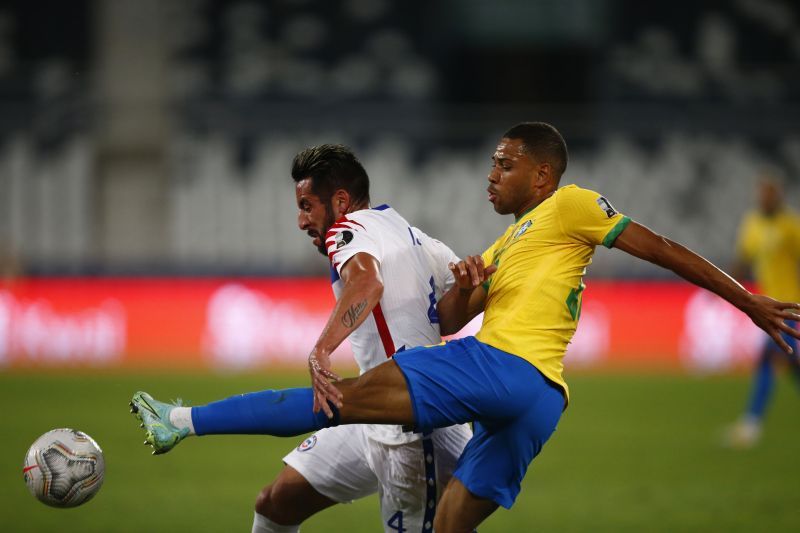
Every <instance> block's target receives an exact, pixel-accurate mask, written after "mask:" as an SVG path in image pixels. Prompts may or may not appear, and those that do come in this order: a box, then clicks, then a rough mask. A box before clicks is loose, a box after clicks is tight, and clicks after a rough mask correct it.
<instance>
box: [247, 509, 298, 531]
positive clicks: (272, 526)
mask: <svg viewBox="0 0 800 533" xmlns="http://www.w3.org/2000/svg"><path fill="white" fill-rule="evenodd" d="M298 531H300V526H299V525H298V526H282V525H280V524H276V523H275V522H273V521H272V520H270V519H269V518H267V517H266V516H264V515H262V514H258V513H255V517H254V518H253V531H252V533H297V532H298Z"/></svg>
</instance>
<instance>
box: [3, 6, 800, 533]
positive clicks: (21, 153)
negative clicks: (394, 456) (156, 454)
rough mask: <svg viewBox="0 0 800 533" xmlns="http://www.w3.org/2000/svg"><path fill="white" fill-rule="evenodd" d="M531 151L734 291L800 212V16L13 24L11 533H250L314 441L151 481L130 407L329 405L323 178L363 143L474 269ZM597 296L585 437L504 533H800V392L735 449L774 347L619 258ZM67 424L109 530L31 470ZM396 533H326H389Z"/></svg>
mask: <svg viewBox="0 0 800 533" xmlns="http://www.w3.org/2000/svg"><path fill="white" fill-rule="evenodd" d="M523 120H545V121H549V122H552V123H553V124H555V125H556V126H557V127H558V128H559V129H560V130H561V132H562V133H563V134H564V136H565V137H566V139H567V142H568V144H569V146H570V150H571V161H570V165H569V168H568V169H567V173H566V177H565V180H564V181H565V182H567V183H570V182H575V183H578V184H580V185H582V186H585V187H588V188H592V189H596V190H598V191H601V192H602V193H603V194H604V195H606V196H607V197H608V198H609V199H610V200H611V202H612V203H613V204H614V205H615V206H616V207H617V208H618V209H619V210H621V211H622V212H624V213H626V214H628V215H630V216H632V217H633V218H635V219H636V220H638V221H640V222H642V223H644V224H646V225H648V226H651V227H652V228H654V229H655V230H657V231H660V232H663V233H666V234H668V235H670V236H671V237H673V238H675V239H676V240H678V241H681V242H683V243H685V244H687V245H688V246H689V247H690V248H692V249H694V250H695V251H697V252H699V253H700V254H701V255H704V256H706V257H708V258H709V259H711V260H712V261H714V262H716V263H717V264H719V265H721V266H723V267H728V266H730V265H731V264H732V263H733V259H734V257H733V244H734V241H735V236H736V230H737V226H738V221H739V219H740V217H741V216H742V214H743V213H744V212H745V211H746V210H747V209H748V208H750V207H751V206H752V204H753V190H754V187H755V183H756V179H757V178H758V177H759V175H761V174H763V173H764V172H770V173H775V174H779V175H782V176H784V177H785V178H786V180H787V193H788V200H789V204H790V205H792V206H795V207H796V206H797V205H798V200H800V8H798V4H797V3H796V2H794V1H791V0H727V1H724V0H708V1H705V2H689V1H683V0H681V1H671V2H666V1H661V0H659V1H653V2H637V1H634V0H535V1H534V0H531V1H524V0H494V1H491V2H489V1H482V0H436V1H427V2H426V1H421V0H407V1H405V2H402V3H398V2H391V1H389V0H329V1H327V2H312V1H310V0H271V1H268V2H257V1H223V0H165V1H161V2H159V1H157V0H138V1H134V0H113V1H112V0H107V1H104V0H95V1H88V0H73V1H71V2H56V1H52V2H48V1H21V0H2V1H0V270H1V271H2V282H1V283H2V285H0V382H2V388H0V399H2V400H3V404H4V405H6V406H7V409H6V412H7V413H8V414H7V415H5V416H4V417H3V422H4V427H5V431H4V432H3V433H4V435H5V436H4V438H3V440H2V441H0V450H2V452H3V453H2V454H1V455H2V457H3V459H2V472H3V478H4V479H8V480H10V481H8V482H7V483H4V484H3V485H2V487H0V523H2V524H4V526H5V525H8V528H6V527H4V529H7V530H8V531H39V530H44V529H47V528H53V527H56V526H58V527H59V528H61V529H62V530H64V531H79V530H80V531H134V530H136V531H138V530H141V529H142V527H144V526H143V524H145V517H143V516H142V515H137V514H136V513H137V511H140V510H141V509H142V508H146V509H149V511H148V518H147V520H150V519H152V520H153V521H154V523H155V525H154V524H153V523H152V522H149V521H148V522H147V526H148V527H150V528H153V529H154V530H157V531H161V530H188V529H192V530H207V531H228V530H249V524H250V514H249V513H250V510H251V507H252V500H253V498H254V496H255V494H256V492H257V490H258V489H259V488H260V486H261V485H262V484H263V483H265V482H267V481H268V480H269V479H271V476H272V475H273V474H274V473H275V472H276V471H277V469H278V468H279V466H280V461H279V459H280V457H281V454H282V453H283V452H284V451H285V450H286V449H287V448H288V447H289V446H291V445H292V441H287V440H278V439H259V438H240V439H234V438H231V439H224V438H220V439H217V440H213V439H212V440H209V441H201V442H197V443H194V442H193V443H191V445H189V446H187V448H188V449H187V450H186V453H184V450H181V451H180V452H178V453H176V454H170V455H169V456H167V457H166V458H158V459H152V458H150V457H147V454H146V451H145V450H144V447H142V448H141V449H139V447H138V446H137V447H136V448H134V447H133V444H135V443H136V442H137V440H138V439H139V435H138V434H137V432H136V426H135V424H134V423H133V420H132V419H131V420H128V419H127V418H126V413H125V405H126V402H127V399H128V397H129V396H130V394H131V393H132V392H133V391H134V390H136V389H138V388H147V387H150V388H152V389H153V392H154V393H158V394H160V395H162V396H170V395H172V396H177V395H182V396H185V397H186V398H187V399H189V400H191V401H193V402H200V401H207V400H210V399H213V398H215V397H218V396H220V395H221V394H227V393H234V392H242V391H243V390H247V389H258V388H264V387H266V386H279V385H280V386H282V385H288V384H298V385H299V384H304V383H305V376H304V375H303V373H302V365H303V363H304V360H305V356H306V354H307V352H308V349H309V348H310V346H311V345H312V344H313V341H314V339H315V336H316V334H317V333H318V332H319V331H320V329H321V327H322V324H324V321H325V319H326V316H327V312H328V310H329V308H330V304H331V302H332V296H331V295H330V289H329V288H328V282H327V280H326V276H327V265H326V263H325V261H324V260H323V259H322V258H321V257H319V255H318V253H317V252H316V250H315V249H314V248H313V247H312V246H311V245H310V243H309V242H308V239H307V238H306V236H305V235H304V234H303V233H301V232H299V231H298V230H297V229H296V226H295V221H296V207H295V205H294V194H293V183H292V182H291V180H290V178H289V166H290V163H291V158H292V156H293V155H294V153H296V152H297V151H298V150H300V149H302V148H303V147H305V146H308V145H311V144H318V143H322V142H342V143H345V144H349V145H350V146H352V147H353V148H354V149H355V150H356V153H357V154H359V155H360V158H361V159H362V161H363V162H364V164H365V166H366V168H367V170H368V172H369V173H370V176H371V178H372V182H373V191H372V197H373V203H375V204H379V203H384V202H387V203H390V204H391V205H392V206H393V207H395V208H397V209H398V210H399V211H400V212H401V213H403V214H404V215H405V216H406V217H407V218H408V219H409V220H410V221H412V223H414V224H416V225H417V226H419V227H420V228H422V229H423V230H424V231H426V232H427V233H429V234H431V235H434V236H437V237H438V238H440V239H441V240H443V241H445V242H447V243H448V244H450V245H451V247H452V248H453V249H454V250H455V251H456V252H457V253H459V254H462V255H464V254H468V253H475V252H478V251H481V250H483V249H484V248H485V246H487V245H488V244H489V243H491V242H492V241H493V240H494V239H495V238H496V236H497V235H498V234H499V233H500V232H501V231H502V230H503V229H504V227H505V225H506V224H508V223H509V222H510V220H508V219H503V218H501V217H498V216H497V215H496V214H495V213H494V212H493V210H492V209H490V207H489V206H488V204H487V202H486V200H485V175H486V173H487V171H488V166H489V158H490V155H491V153H492V151H493V148H494V145H495V143H496V141H497V139H498V138H499V136H500V135H501V134H502V132H503V131H505V129H507V128H508V127H510V126H511V125H513V124H514V123H516V122H520V121H523ZM587 285H588V289H587V290H586V292H585V293H584V302H583V314H582V319H581V325H580V327H579V329H578V334H577V335H576V339H575V342H574V343H573V345H572V346H571V348H570V351H569V353H568V356H567V360H566V364H567V368H568V377H569V376H574V382H575V383H576V386H575V387H574V391H575V392H574V395H575V401H574V402H573V406H572V408H571V409H570V410H569V412H568V414H567V415H566V416H565V419H564V422H563V424H562V426H561V428H560V431H559V435H558V436H557V437H556V438H555V442H556V444H554V445H551V446H550V447H549V449H548V450H547V451H546V452H545V453H544V454H543V456H542V458H541V460H540V461H539V462H537V463H536V464H537V466H536V467H535V468H534V469H533V471H532V473H531V474H530V475H529V476H528V478H527V479H526V485H525V490H524V491H523V495H522V497H521V500H520V502H519V503H518V504H517V506H516V507H515V508H514V509H513V510H512V511H511V512H508V513H499V514H498V515H497V516H496V517H493V518H492V520H491V521H490V522H488V523H487V525H486V527H485V528H483V529H482V530H486V531H508V530H511V529H516V530H528V529H530V528H531V527H532V524H540V525H541V528H540V529H541V530H542V531H552V530H559V531H585V530H587V529H590V528H591V529H593V530H604V531H605V530H608V531H642V530H648V531H711V530H727V531H757V530H767V529H769V530H772V531H796V530H797V529H798V528H800V515H798V512H797V509H798V504H800V500H799V499H798V497H797V495H796V490H794V488H796V483H797V479H799V477H798V476H799V475H800V459H798V456H797V454H796V449H797V446H796V443H797V442H798V437H800V430H798V428H797V424H796V421H797V414H796V408H797V397H796V394H794V393H795V391H794V390H791V389H788V388H787V387H781V388H780V391H779V395H778V398H777V401H776V406H775V409H774V413H773V414H772V416H771V418H770V422H769V426H768V428H767V434H766V437H765V441H764V443H763V445H762V447H761V448H759V449H758V450H755V451H752V452H750V453H747V454H736V453H733V452H730V451H724V450H721V449H719V448H718V446H717V445H718V434H717V433H718V431H719V430H720V429H721V427H722V426H723V425H724V424H725V423H727V422H729V421H731V420H732V419H733V418H735V416H736V415H737V414H738V412H739V410H740V408H741V407H742V405H743V403H744V399H745V394H746V389H747V377H746V376H745V375H744V373H743V372H742V369H745V368H747V367H748V365H749V363H750V361H752V359H753V357H754V355H755V353H756V352H757V350H758V346H759V343H760V342H761V341H762V337H761V335H760V333H759V332H758V331H757V330H755V329H754V327H753V326H751V325H750V324H749V322H748V321H747V319H746V318H744V317H743V316H742V315H741V314H740V313H738V312H737V311H735V310H733V309H732V308H731V307H730V306H728V305H727V304H725V303H724V302H721V301H719V300H718V299H716V298H714V297H712V296H710V295H708V294H706V293H704V292H702V291H698V290H695V289H693V288H692V287H690V286H688V285H686V284H684V283H681V282H677V281H676V280H675V279H674V277H673V276H671V275H670V274H669V273H665V272H663V271H660V270H658V269H656V268H654V267H652V266H651V265H648V264H645V263H643V262H640V261H635V260H633V259H631V258H629V257H627V256H625V255H624V254H621V253H618V252H613V251H612V252H608V251H605V250H599V251H598V254H597V256H596V259H595V263H594V265H593V266H592V268H591V270H590V271H589V273H588V276H587ZM474 327H475V326H474V325H473V329H474ZM341 351H342V353H341V354H340V357H339V359H338V361H337V364H339V365H342V366H347V363H346V361H347V358H348V353H347V352H348V349H347V347H344V348H343V349H342V350H341ZM349 368H350V369H351V370H352V367H349ZM570 371H571V372H570ZM787 389H788V390H787ZM687 415H689V416H687ZM67 425H74V426H77V427H79V429H82V430H84V431H87V432H88V433H90V434H91V435H93V436H94V437H95V438H96V439H97V440H98V441H99V442H100V444H101V445H104V446H105V448H106V453H107V465H108V469H109V474H108V481H107V483H106V487H104V489H103V491H102V492H101V494H100V495H99V496H98V498H97V500H96V501H93V502H91V503H90V504H88V505H87V506H86V507H85V508H80V509H78V510H73V511H68V512H59V511H53V510H50V509H45V508H42V507H41V506H40V505H39V504H38V503H37V502H35V501H34V500H33V499H32V498H30V497H29V496H28V495H27V494H26V493H25V488H24V485H23V483H22V480H21V475H18V470H17V468H18V467H19V466H20V465H21V463H22V458H23V456H24V453H25V450H26V448H27V446H28V445H29V444H30V443H31V442H33V440H34V439H35V438H36V437H37V436H38V435H39V434H41V433H43V432H44V431H46V430H48V429H51V428H52V427H56V426H67ZM793 450H794V451H793ZM173 455H174V456H173ZM6 474H7V475H6ZM156 481H157V482H158V483H159V487H158V488H157V489H153V485H154V482H156ZM150 491H152V492H150ZM376 509H377V505H376V502H374V501H370V502H362V503H359V504H356V505H354V506H345V507H342V509H340V510H336V511H332V512H331V513H329V514H327V515H324V516H323V517H320V518H319V519H315V521H313V522H311V523H309V526H308V527H307V528H305V530H307V531H317V530H322V529H323V528H324V529H331V528H333V529H334V530H342V531H376V530H379V528H380V524H379V522H378V515H377V512H376ZM537 529H539V528H537Z"/></svg>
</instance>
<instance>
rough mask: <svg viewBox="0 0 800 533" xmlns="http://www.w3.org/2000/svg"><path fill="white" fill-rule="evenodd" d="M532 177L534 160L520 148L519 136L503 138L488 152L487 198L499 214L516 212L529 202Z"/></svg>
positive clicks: (534, 175)
mask: <svg viewBox="0 0 800 533" xmlns="http://www.w3.org/2000/svg"><path fill="white" fill-rule="evenodd" d="M535 177H536V168H535V165H534V161H533V160H531V158H530V157H529V156H528V154H527V153H525V152H524V151H523V144H522V141H521V140H520V139H508V138H503V139H501V140H500V144H498V145H497V149H496V150H495V152H494V155H493V156H492V167H491V171H490V172H489V176H488V179H489V187H488V188H487V189H486V190H487V191H488V192H489V201H490V202H492V205H493V206H494V210H495V211H497V212H498V213H500V214H501V215H508V214H511V213H518V211H520V210H521V207H522V206H524V205H527V204H529V203H530V201H531V199H532V198H533V194H534V187H533V182H534V180H535Z"/></svg>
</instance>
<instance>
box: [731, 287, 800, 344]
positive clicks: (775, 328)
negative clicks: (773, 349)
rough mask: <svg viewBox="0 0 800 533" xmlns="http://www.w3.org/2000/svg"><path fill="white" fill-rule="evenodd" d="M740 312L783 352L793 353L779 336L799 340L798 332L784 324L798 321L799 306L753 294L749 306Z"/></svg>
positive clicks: (799, 316)
mask: <svg viewBox="0 0 800 533" xmlns="http://www.w3.org/2000/svg"><path fill="white" fill-rule="evenodd" d="M742 310H743V311H744V312H745V313H747V315H748V316H749V317H750V319H751V320H752V321H753V322H754V323H755V325H756V326H758V327H760V328H761V329H763V330H764V331H766V332H767V334H768V335H769V336H770V337H772V340H774V341H775V342H776V343H777V344H778V346H780V347H781V349H782V350H783V351H784V352H786V353H788V354H792V353H794V350H792V347H791V346H789V345H788V344H786V341H785V340H784V339H783V337H782V336H781V332H783V333H788V334H789V335H791V336H792V337H794V338H795V339H800V330H797V329H794V328H792V327H790V326H789V324H787V323H786V321H787V320H793V321H800V304H798V303H788V302H779V301H778V300H775V299H774V298H770V297H769V296H764V295H761V294H753V295H752V298H751V300H750V305H748V306H746V307H745V308H743V309H742Z"/></svg>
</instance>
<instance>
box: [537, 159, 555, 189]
mask: <svg viewBox="0 0 800 533" xmlns="http://www.w3.org/2000/svg"><path fill="white" fill-rule="evenodd" d="M552 174H553V167H552V166H551V165H550V163H539V164H538V165H537V167H536V185H538V186H543V185H546V184H547V183H548V182H549V181H550V177H551V176H552Z"/></svg>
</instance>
